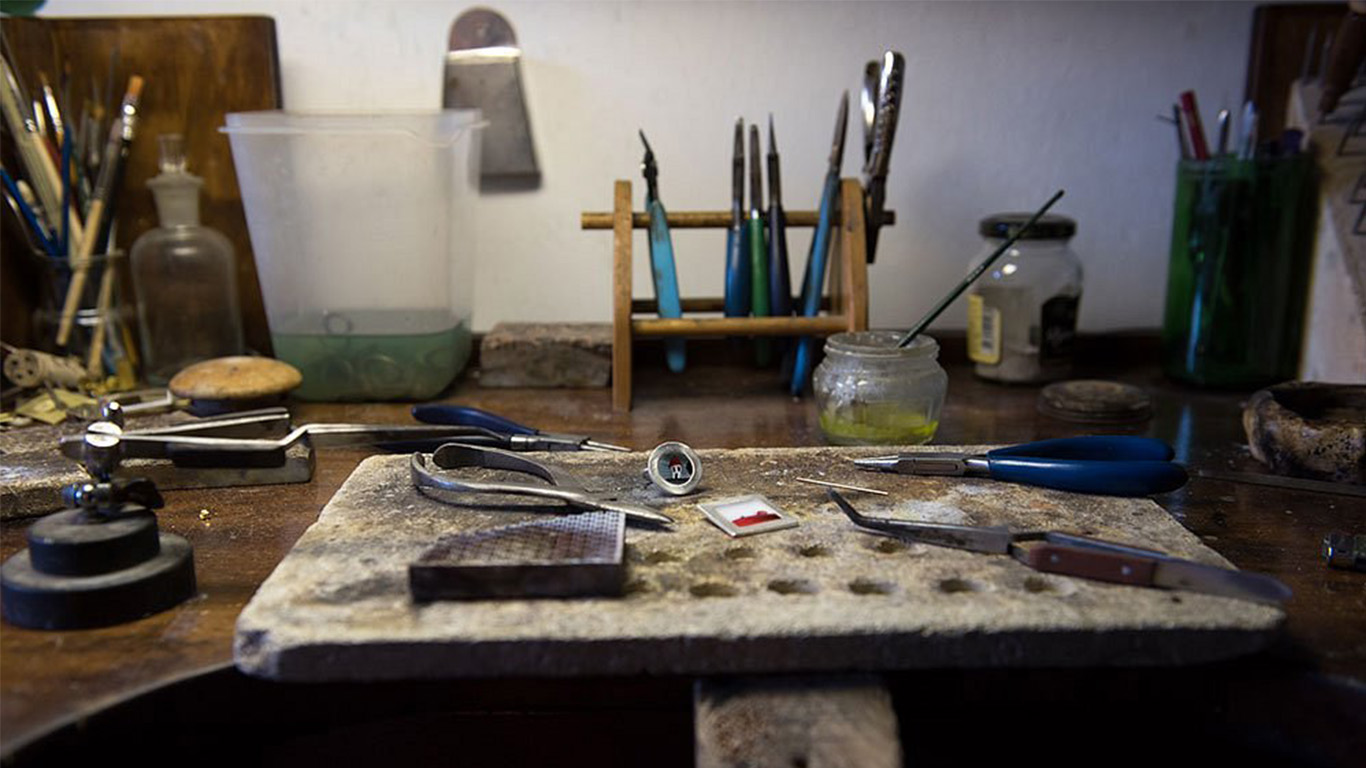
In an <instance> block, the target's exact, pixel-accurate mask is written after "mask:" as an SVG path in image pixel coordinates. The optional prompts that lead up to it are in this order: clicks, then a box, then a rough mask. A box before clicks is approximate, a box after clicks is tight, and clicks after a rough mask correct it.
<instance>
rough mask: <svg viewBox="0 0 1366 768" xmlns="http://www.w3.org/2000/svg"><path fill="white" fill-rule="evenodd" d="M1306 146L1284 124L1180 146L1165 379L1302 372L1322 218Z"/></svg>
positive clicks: (1224, 381) (1208, 380)
mask: <svg viewBox="0 0 1366 768" xmlns="http://www.w3.org/2000/svg"><path fill="white" fill-rule="evenodd" d="M1222 122H1223V121H1222V120H1221V123H1222ZM1188 130H1189V129H1188ZM1223 133H1224V131H1221V134H1223ZM1201 143H1203V142H1201ZM1303 143H1304V135H1303V134H1302V133H1301V132H1300V131H1297V130H1288V131H1286V132H1285V133H1284V134H1282V135H1281V136H1280V137H1277V138H1276V139H1275V140H1272V141H1267V142H1264V143H1261V144H1257V143H1256V141H1255V134H1249V135H1248V136H1247V138H1245V139H1242V140H1240V141H1238V142H1237V145H1236V146H1235V147H1234V148H1233V149H1231V150H1228V151H1225V142H1224V141H1223V140H1222V139H1221V140H1220V142H1219V144H1218V145H1217V148H1216V149H1215V150H1213V151H1210V150H1208V149H1205V148H1204V147H1202V146H1199V145H1198V144H1196V145H1194V146H1195V149H1193V150H1191V151H1189V152H1187V151H1184V150H1183V157H1182V159H1181V160H1180V162H1179V163H1178V165H1177V173H1176V196H1175V205H1174V213H1173V217H1172V236H1171V251H1170V261H1169V268H1168V273H1167V296H1166V309H1165V315H1164V319H1163V328H1162V363H1163V371H1164V373H1165V374H1166V375H1167V376H1168V377H1170V378H1173V379H1177V380H1180V381H1183V382H1186V383H1189V384H1195V385H1200V386H1212V387H1257V386H1261V385H1264V384H1269V383H1273V382H1277V381H1282V380H1285V379H1292V378H1294V377H1295V376H1296V373H1297V369H1298V364H1299V353H1300V342H1301V334H1302V332H1303V328H1304V314H1305V303H1306V301H1307V295H1308V284H1309V277H1310V271H1311V263H1312V258H1313V254H1312V249H1313V241H1314V230H1315V224H1316V221H1317V216H1316V212H1315V205H1316V203H1317V194H1316V189H1315V163H1314V156H1313V153H1312V152H1309V151H1306V149H1305V147H1304V146H1303Z"/></svg>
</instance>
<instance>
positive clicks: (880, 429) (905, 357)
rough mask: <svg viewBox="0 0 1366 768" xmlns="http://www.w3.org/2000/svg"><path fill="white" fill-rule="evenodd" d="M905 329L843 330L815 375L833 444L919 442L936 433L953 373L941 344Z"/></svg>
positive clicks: (831, 342)
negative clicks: (905, 336)
mask: <svg viewBox="0 0 1366 768" xmlns="http://www.w3.org/2000/svg"><path fill="white" fill-rule="evenodd" d="M901 335H902V334H901V333H900V332H899V331H859V332H853V333H837V334H835V335H833V336H831V337H830V338H829V339H827V340H826V342H825V359H824V360H822V361H821V364H820V365H818V366H816V372H815V374H813V376H812V387H813V389H814V391H815V395H816V396H815V401H816V409H817V411H818V413H819V414H820V423H821V430H822V431H823V432H824V433H825V439H826V440H827V441H828V442H830V443H831V444H833V445H919V444H921V443H927V442H929V441H930V438H932V437H934V432H935V430H936V429H937V428H938V427H939V410H940V409H941V408H943V406H944V395H945V393H946V392H947V390H948V384H949V377H948V374H946V373H945V372H944V369H943V368H941V367H940V366H939V362H938V357H939V343H938V342H936V341H935V340H934V339H933V338H931V337H929V336H926V335H925V334H923V333H922V334H920V335H919V336H917V337H916V338H915V340H914V341H912V342H911V343H910V344H908V345H907V346H905V347H898V346H897V342H899V341H900V340H901Z"/></svg>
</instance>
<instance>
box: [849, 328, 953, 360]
mask: <svg viewBox="0 0 1366 768" xmlns="http://www.w3.org/2000/svg"><path fill="white" fill-rule="evenodd" d="M905 335H906V334H905V333H904V332H902V331H852V332H847V333H837V334H834V335H833V336H831V337H830V338H828V339H826V340H825V352H826V354H830V353H842V354H846V355H856V356H858V357H875V358H886V359H894V358H902V359H908V358H929V359H931V360H933V359H934V358H936V357H938V356H939V342H937V341H935V340H934V338H933V337H931V336H926V335H925V334H923V333H922V334H920V335H919V336H916V337H915V339H913V340H912V341H911V343H910V344H907V345H906V346H904V347H898V346H897V343H898V342H900V341H901V337H902V336H905Z"/></svg>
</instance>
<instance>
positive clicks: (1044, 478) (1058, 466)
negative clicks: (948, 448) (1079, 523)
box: [854, 436, 1186, 496]
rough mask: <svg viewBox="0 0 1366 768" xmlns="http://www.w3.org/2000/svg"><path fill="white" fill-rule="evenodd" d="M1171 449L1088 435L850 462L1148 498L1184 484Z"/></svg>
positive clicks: (1138, 440) (885, 469)
mask: <svg viewBox="0 0 1366 768" xmlns="http://www.w3.org/2000/svg"><path fill="white" fill-rule="evenodd" d="M1173 455H1174V453H1173V451H1172V449H1171V446H1169V445H1167V444H1166V443H1164V442H1162V441H1161V440H1154V439H1153V438H1150V437H1127V436H1090V437H1067V438H1060V439H1056V440H1040V441H1038V442H1034V443H1025V444H1023V445H1016V446H1012V447H1009V448H997V449H996V450H993V451H987V452H986V453H984V454H980V455H970V454H966V453H904V454H898V455H895V456H877V457H874V458H868V459H854V464H855V465H857V466H858V467H860V468H861V469H868V470H875V471H881V472H896V473H898V474H902V475H950V476H959V477H962V476H969V477H990V478H992V479H994V480H1003V481H1005V482H1011V483H1023V484H1026V485H1037V486H1042V487H1044V488H1056V489H1058V490H1063V491H1074V492H1077V493H1095V494H1103V495H1107V496H1148V495H1150V494H1154V493H1166V492H1167V491H1174V490H1176V489H1177V488H1180V487H1181V486H1183V485H1185V484H1186V470H1185V468H1184V467H1182V466H1181V465H1180V464H1177V463H1175V462H1173V461H1172V457H1173Z"/></svg>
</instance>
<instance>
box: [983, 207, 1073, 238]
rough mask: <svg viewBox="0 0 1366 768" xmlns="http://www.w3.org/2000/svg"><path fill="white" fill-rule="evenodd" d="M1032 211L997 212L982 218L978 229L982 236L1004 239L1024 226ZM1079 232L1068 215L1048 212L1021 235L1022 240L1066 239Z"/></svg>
mask: <svg viewBox="0 0 1366 768" xmlns="http://www.w3.org/2000/svg"><path fill="white" fill-rule="evenodd" d="M1033 215H1034V214H1032V213H997V214H993V215H991V216H988V217H986V218H985V219H982V221H981V223H980V224H979V225H978V227H977V231H978V232H979V233H980V234H981V235H982V237H991V238H995V239H997V240H1004V239H1006V238H1008V237H1010V236H1011V235H1014V234H1015V233H1016V232H1018V231H1020V229H1021V228H1022V227H1024V225H1025V223H1026V222H1028V221H1029V218H1030V217H1031V216H1033ZM1075 234H1077V222H1075V221H1073V220H1072V219H1069V218H1067V217H1066V216H1059V215H1058V214H1055V213H1046V214H1044V215H1043V216H1041V217H1039V220H1038V221H1036V222H1034V226H1032V227H1030V228H1029V231H1028V232H1025V233H1024V234H1023V235H1021V236H1020V239H1021V240H1066V239H1068V238H1070V237H1072V236H1073V235H1075Z"/></svg>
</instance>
